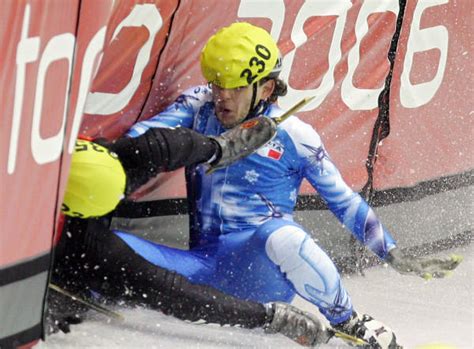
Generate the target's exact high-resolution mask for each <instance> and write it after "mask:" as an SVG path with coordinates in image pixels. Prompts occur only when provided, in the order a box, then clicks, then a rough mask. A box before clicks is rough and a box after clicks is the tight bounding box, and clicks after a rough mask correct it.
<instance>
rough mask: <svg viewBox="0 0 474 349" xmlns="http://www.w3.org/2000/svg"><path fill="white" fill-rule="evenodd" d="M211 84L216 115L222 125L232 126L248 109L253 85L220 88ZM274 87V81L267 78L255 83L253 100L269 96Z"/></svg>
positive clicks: (237, 122)
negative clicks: (262, 81)
mask: <svg viewBox="0 0 474 349" xmlns="http://www.w3.org/2000/svg"><path fill="white" fill-rule="evenodd" d="M211 86H212V99H213V101H214V105H215V110H216V116H217V119H218V120H219V121H220V123H221V124H222V126H224V127H225V128H232V127H235V126H237V125H238V124H240V123H241V122H242V121H244V120H245V118H246V117H247V115H248V113H249V111H250V103H252V93H253V87H252V86H251V85H250V86H245V87H238V88H221V87H219V86H217V85H214V84H211ZM274 87H275V82H274V81H273V80H269V81H267V82H265V83H264V84H262V85H260V84H258V83H257V95H256V98H255V101H259V100H260V99H267V98H268V97H270V95H271V94H272V92H273V89H274Z"/></svg>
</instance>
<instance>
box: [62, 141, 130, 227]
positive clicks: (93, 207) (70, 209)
mask: <svg viewBox="0 0 474 349" xmlns="http://www.w3.org/2000/svg"><path fill="white" fill-rule="evenodd" d="M125 185H126V175H125V172H124V170H123V167H122V164H121V163H120V160H119V159H118V158H117V155H116V154H115V153H112V152H110V151H109V150H108V149H107V148H105V147H103V146H101V145H99V144H96V143H93V142H90V141H86V140H77V141H76V147H75V150H74V153H73V154H72V160H71V167H70V170H69V179H68V183H67V187H66V193H65V195H64V202H63V205H62V208H61V210H62V211H63V213H64V214H66V215H68V216H72V217H80V218H88V217H98V216H103V215H105V214H107V213H109V212H110V211H112V210H113V209H114V208H115V207H116V206H117V205H118V203H119V202H120V200H121V199H122V198H123V197H124V192H125Z"/></svg>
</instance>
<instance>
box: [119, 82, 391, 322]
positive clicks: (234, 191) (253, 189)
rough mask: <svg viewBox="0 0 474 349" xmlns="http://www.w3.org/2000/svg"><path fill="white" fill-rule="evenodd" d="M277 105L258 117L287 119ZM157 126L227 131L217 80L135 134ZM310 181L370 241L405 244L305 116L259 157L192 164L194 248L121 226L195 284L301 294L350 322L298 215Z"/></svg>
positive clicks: (343, 297)
mask: <svg viewBox="0 0 474 349" xmlns="http://www.w3.org/2000/svg"><path fill="white" fill-rule="evenodd" d="M282 113H283V111H282V110H281V109H279V108H278V107H277V106H276V105H275V104H271V105H270V106H269V107H268V108H267V109H266V110H265V111H264V113H263V114H262V115H260V116H258V117H270V118H271V117H277V116H279V115H281V114H282ZM154 127H187V128H192V129H194V130H195V131H197V132H200V133H202V134H205V135H219V134H221V133H222V132H224V131H225V129H224V128H223V127H222V126H221V124H220V123H219V121H218V119H217V118H216V115H215V112H214V104H213V102H212V92H211V90H210V89H209V88H208V87H207V86H198V87H194V88H191V89H189V90H187V91H185V92H184V93H183V94H182V95H181V96H180V97H178V98H177V100H176V101H175V102H174V103H173V104H171V105H170V106H169V107H168V108H166V109H165V110H164V111H163V112H161V113H159V114H157V115H156V116H154V117H152V118H151V119H149V120H147V121H143V122H139V123H137V124H136V125H134V126H133V127H132V128H131V129H130V130H129V132H128V135H129V136H130V137H136V136H138V135H140V134H143V133H144V132H146V131H147V130H148V129H149V128H154ZM304 178H306V179H307V180H308V181H309V183H311V185H312V186H313V187H314V188H315V189H316V190H317V192H318V193H319V195H320V196H321V197H322V198H323V199H324V200H325V202H326V203H327V205H328V207H329V209H330V210H331V211H332V212H333V213H334V214H335V215H336V217H337V218H338V219H339V220H340V222H341V223H343V224H344V225H345V226H346V227H347V228H348V229H349V230H350V231H351V232H352V234H354V236H356V238H357V239H358V240H360V241H361V242H362V243H363V244H365V245H366V246H368V247H369V248H370V249H371V250H372V251H373V252H374V253H375V254H376V255H377V256H379V257H380V258H382V259H383V258H385V257H386V256H387V253H388V251H389V250H391V249H392V248H393V247H395V242H394V240H393V238H392V237H391V236H390V234H389V233H388V231H387V230H386V229H385V228H384V227H383V226H382V224H381V223H380V221H379V219H378V218H377V216H376V215H375V213H374V211H373V210H372V208H371V207H370V206H369V205H368V204H367V203H366V202H365V201H364V200H363V199H362V197H361V196H360V195H359V194H357V193H355V192H353V191H352V190H351V189H350V187H349V186H348V185H347V184H346V183H345V182H344V180H343V179H342V177H341V175H340V173H339V171H338V170H337V168H336V166H335V165H334V164H333V162H332V161H331V159H330V157H329V155H328V154H327V152H326V150H325V148H324V146H323V144H322V142H321V138H320V137H319V135H318V134H317V132H316V131H315V130H314V129H313V128H312V127H311V126H310V125H308V124H306V123H304V122H302V121H301V120H299V119H298V118H297V117H296V116H291V117H289V118H288V119H287V120H286V121H284V122H283V123H282V124H280V125H279V126H278V131H277V134H276V136H275V137H274V138H273V139H272V141H270V142H269V143H267V144H266V145H265V146H264V147H262V148H260V149H259V150H258V151H257V152H256V153H254V154H252V155H250V156H248V157H247V158H244V159H242V160H240V161H238V162H236V163H234V164H233V165H231V166H229V167H227V168H224V169H220V170H217V171H215V172H214V173H212V174H210V175H206V174H205V167H204V166H202V165H197V166H193V167H190V168H187V169H186V182H187V190H188V200H189V207H190V250H189V251H183V250H177V249H173V248H170V247H166V246H161V245H158V244H155V243H152V242H149V241H147V240H144V239H141V238H139V237H136V236H134V235H132V234H128V233H126V232H121V231H115V233H116V234H117V235H118V236H119V237H121V238H122V239H123V240H124V241H125V242H126V243H127V244H128V245H129V246H130V247H131V248H133V249H134V250H135V251H136V252H137V253H138V254H140V255H141V256H142V257H144V258H145V259H147V260H148V261H149V262H151V263H154V264H155V265H158V266H160V267H163V268H166V269H170V270H174V271H176V272H178V273H180V274H182V275H184V276H186V277H187V278H188V279H189V280H190V281H192V282H194V283H201V284H206V285H210V286H213V287H215V288H217V289H220V290H222V291H224V292H226V293H229V294H231V295H234V296H236V297H239V298H242V299H248V300H253V301H257V302H262V303H265V302H269V301H285V302H289V301H291V300H292V299H293V297H294V296H295V294H296V293H298V294H299V295H300V296H302V297H303V298H305V299H307V300H308V301H310V302H312V303H313V304H315V305H316V306H317V307H318V308H319V309H320V311H321V313H322V314H324V315H325V316H326V318H327V319H328V320H329V321H330V322H331V323H332V324H337V323H340V322H343V321H345V320H347V319H348V318H349V317H350V315H351V314H352V303H351V300H350V297H349V295H348V294H347V292H346V290H345V289H344V287H343V285H342V283H341V279H340V275H339V273H338V271H337V269H336V267H335V266H334V264H333V262H332V261H331V259H330V258H329V257H328V256H327V254H326V253H325V252H324V251H323V250H322V249H321V248H320V247H319V246H318V245H317V244H316V243H315V242H314V241H313V239H312V238H311V237H310V236H309V235H308V233H307V232H306V231H305V230H304V228H303V227H302V226H300V225H298V224H297V223H295V222H294V221H293V211H294V207H295V204H296V199H297V196H298V191H299V188H300V185H301V182H302V180H303V179H304Z"/></svg>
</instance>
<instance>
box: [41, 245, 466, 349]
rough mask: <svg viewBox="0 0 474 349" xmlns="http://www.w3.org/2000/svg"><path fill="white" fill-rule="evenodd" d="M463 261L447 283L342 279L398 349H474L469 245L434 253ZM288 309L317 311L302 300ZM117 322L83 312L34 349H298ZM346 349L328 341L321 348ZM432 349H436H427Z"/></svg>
mask: <svg viewBox="0 0 474 349" xmlns="http://www.w3.org/2000/svg"><path fill="white" fill-rule="evenodd" d="M451 253H456V254H461V255H463V256H464V262H463V263H462V264H461V265H460V266H459V268H458V269H457V270H456V271H455V272H454V273H453V275H452V276H451V277H449V278H446V279H438V280H431V281H425V280H423V279H421V278H418V277H414V276H404V275H399V274H398V273H397V272H395V271H394V270H392V269H391V268H389V267H386V266H385V267H384V266H378V267H374V268H371V269H368V270H366V273H365V276H364V277H363V276H350V277H345V278H344V284H345V286H346V288H347V289H348V290H349V293H350V295H351V297H352V300H353V303H354V306H355V308H356V310H357V311H359V312H362V313H367V314H370V315H371V316H373V317H374V318H376V319H378V320H380V321H382V322H383V323H385V324H386V325H388V326H389V327H391V328H392V329H393V330H394V332H395V333H396V335H397V338H398V342H399V343H400V344H401V345H403V347H404V348H417V347H419V346H422V345H426V344H434V343H437V344H444V346H437V347H436V348H438V349H440V348H445V349H447V348H448V346H449V348H459V349H461V348H462V349H470V348H474V341H473V338H474V323H473V313H474V309H473V307H474V304H473V297H474V296H473V291H474V290H473V283H474V245H473V244H470V245H468V246H465V247H459V248H456V249H455V250H452V251H444V252H440V253H439V254H438V256H443V255H449V254H451ZM293 303H294V304H295V305H297V306H299V307H301V308H303V309H305V310H308V311H317V310H315V308H314V307H313V306H312V305H310V304H309V303H307V302H306V301H304V300H302V299H295V301H294V302H293ZM117 310H119V311H120V312H121V313H122V314H123V315H124V316H125V317H126V321H125V322H123V323H119V322H115V321H111V320H108V319H107V318H106V317H104V316H103V315H100V314H94V313H93V312H92V311H91V312H90V315H89V318H88V320H87V321H85V322H83V323H82V324H80V325H77V326H73V327H72V330H71V333H69V334H63V333H58V334H54V335H52V336H49V337H47V339H46V342H41V343H39V344H38V345H37V346H36V347H35V348H40V349H52V348H147V349H152V348H183V349H184V348H219V349H223V348H290V347H291V348H298V347H299V346H297V345H296V344H294V343H293V342H292V341H290V340H289V339H287V338H285V337H283V336H281V335H266V334H264V333H263V331H262V330H245V329H241V328H233V327H219V326H216V325H209V324H200V325H198V324H190V323H186V322H183V321H180V320H177V319H174V318H172V317H169V316H165V315H163V314H160V313H158V312H155V311H151V310H146V309H140V308H138V309H117ZM338 347H341V348H348V346H346V345H345V344H344V343H343V342H341V341H339V340H331V341H330V342H329V343H328V344H327V345H324V346H323V348H338ZM431 348H435V346H432V347H431Z"/></svg>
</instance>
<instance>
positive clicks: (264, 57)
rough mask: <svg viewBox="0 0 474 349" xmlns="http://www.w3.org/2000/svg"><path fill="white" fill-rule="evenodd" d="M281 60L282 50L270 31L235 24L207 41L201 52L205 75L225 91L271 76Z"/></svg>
mask: <svg viewBox="0 0 474 349" xmlns="http://www.w3.org/2000/svg"><path fill="white" fill-rule="evenodd" d="M278 59H279V50H278V47H277V45H276V43H275V41H274V40H273V38H272V37H271V35H270V34H269V33H268V32H267V31H266V30H264V29H262V28H260V27H256V26H254V25H252V24H249V23H244V22H241V23H234V24H232V25H230V26H228V27H225V28H222V29H220V30H219V31H218V32H217V33H216V34H215V35H213V36H211V38H210V39H209V40H208V41H207V43H206V45H205V46H204V48H203V49H202V51H201V71H202V74H203V75H204V77H205V78H206V80H207V81H209V82H211V83H213V84H215V85H217V86H219V87H221V88H236V87H243V86H248V85H251V84H253V83H255V82H257V81H259V80H261V79H262V78H264V77H266V76H268V75H269V74H270V73H271V72H272V71H273V70H274V68H275V66H276V65H277V60H278Z"/></svg>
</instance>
